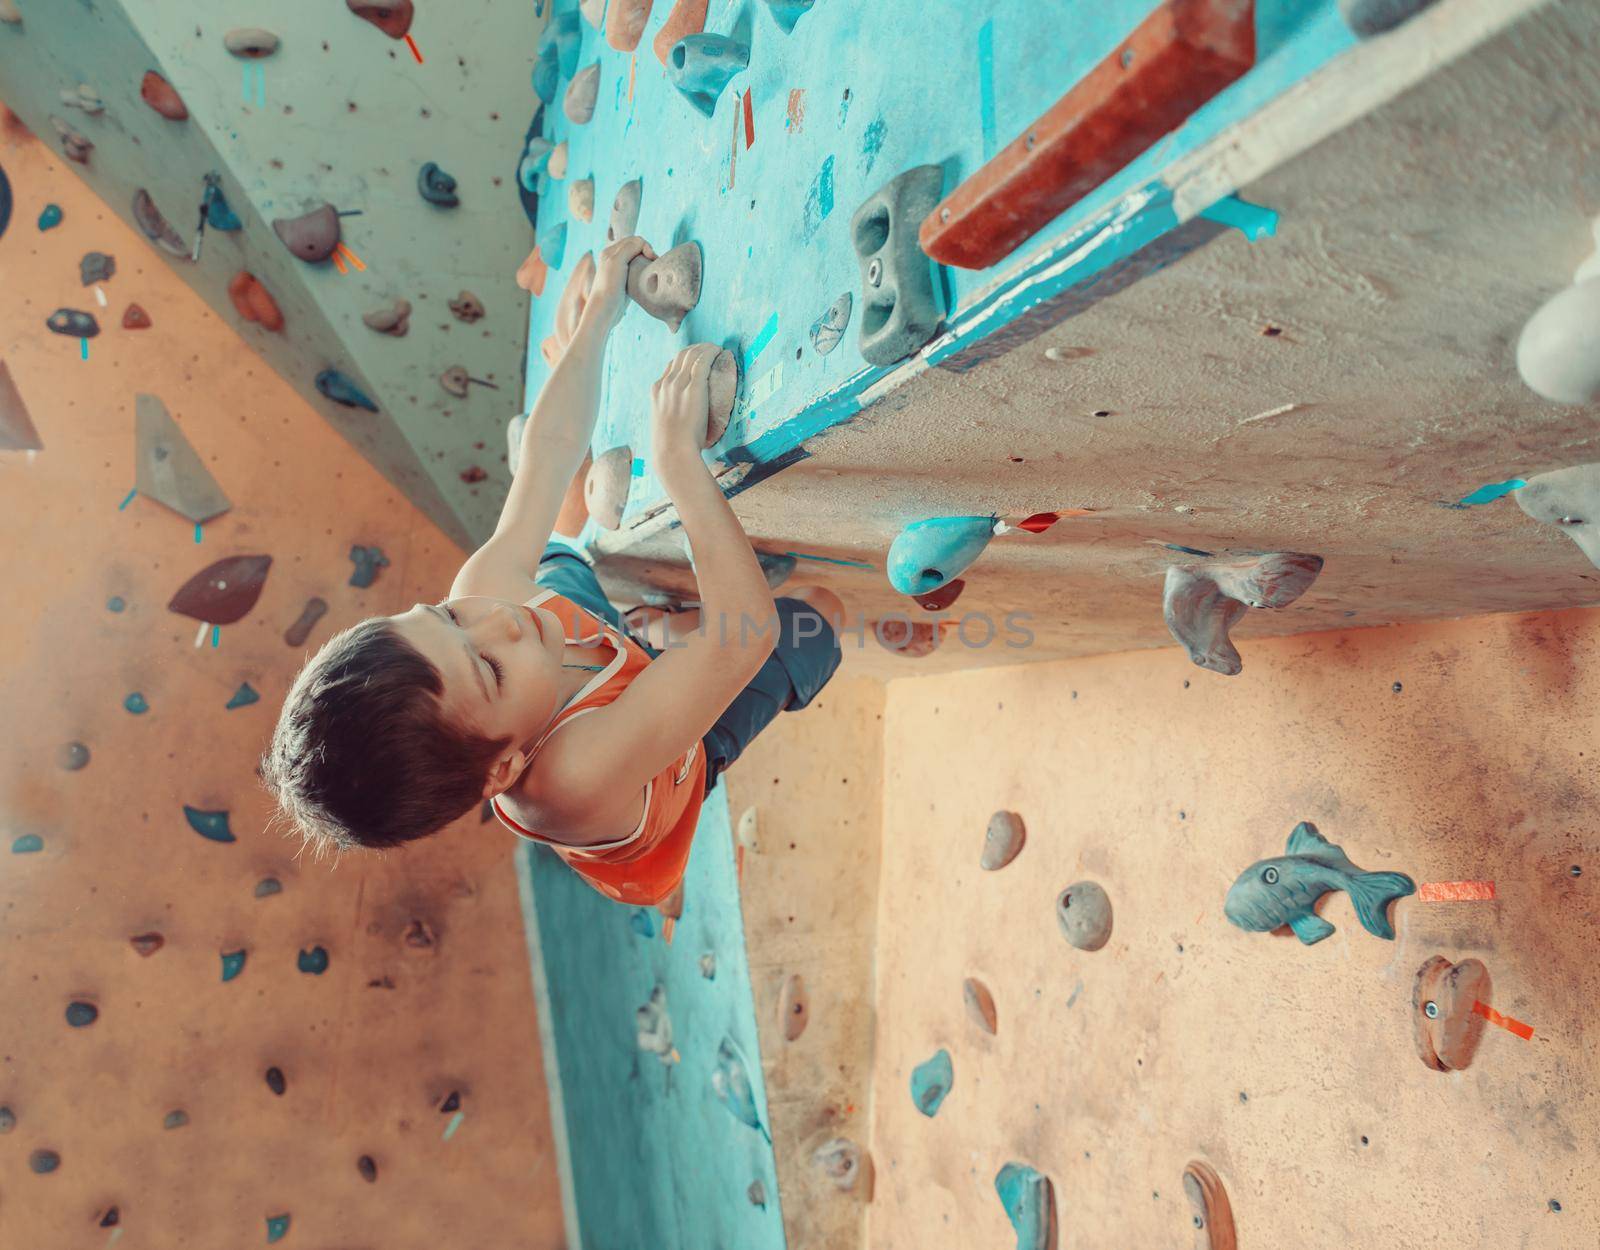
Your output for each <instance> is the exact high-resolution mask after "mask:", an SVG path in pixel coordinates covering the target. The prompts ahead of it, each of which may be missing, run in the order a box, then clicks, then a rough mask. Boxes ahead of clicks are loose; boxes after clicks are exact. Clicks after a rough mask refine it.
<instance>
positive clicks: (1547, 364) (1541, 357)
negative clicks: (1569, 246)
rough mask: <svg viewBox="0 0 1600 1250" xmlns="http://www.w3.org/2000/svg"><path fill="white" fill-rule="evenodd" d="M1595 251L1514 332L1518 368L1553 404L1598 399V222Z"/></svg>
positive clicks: (1599, 257) (1599, 395) (1599, 343)
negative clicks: (1518, 331) (1570, 281)
mask: <svg viewBox="0 0 1600 1250" xmlns="http://www.w3.org/2000/svg"><path fill="white" fill-rule="evenodd" d="M1595 249H1596V250H1595V256H1594V258H1593V259H1592V260H1590V261H1588V262H1587V263H1585V264H1584V265H1583V266H1580V268H1579V270H1578V277H1577V279H1575V280H1574V282H1573V284H1572V285H1571V286H1569V287H1566V288H1564V289H1563V290H1560V291H1557V292H1556V293H1555V294H1554V295H1552V296H1551V297H1550V298H1549V299H1548V300H1546V301H1545V302H1544V303H1543V304H1541V305H1540V306H1539V309H1538V311H1537V312H1535V313H1534V314H1533V316H1531V317H1529V318H1528V323H1527V324H1526V325H1525V326H1523V327H1522V333H1521V334H1520V335H1518V336H1517V372H1518V373H1520V374H1521V375H1522V380H1523V381H1524V382H1526V383H1527V384H1528V386H1529V387H1531V388H1532V389H1533V390H1535V391H1537V392H1538V393H1539V394H1540V395H1542V396H1543V397H1544V398H1545V399H1548V400H1550V401H1551V402H1552V403H1557V404H1592V403H1594V402H1595V401H1596V400H1600V221H1597V222H1596V225H1595Z"/></svg>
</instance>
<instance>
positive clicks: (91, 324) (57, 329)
mask: <svg viewBox="0 0 1600 1250" xmlns="http://www.w3.org/2000/svg"><path fill="white" fill-rule="evenodd" d="M44 324H45V326H46V328H48V329H50V330H51V331H53V332H54V333H56V334H64V335H66V336H67V337H68V338H69V339H92V338H93V337H94V336H95V335H97V334H99V333H100V323H99V322H98V321H96V320H95V319H94V314H93V313H86V312H82V311H80V310H79V309H76V308H58V309H56V310H55V312H53V313H51V314H50V316H49V318H48V319H47V320H46V321H45V323H44Z"/></svg>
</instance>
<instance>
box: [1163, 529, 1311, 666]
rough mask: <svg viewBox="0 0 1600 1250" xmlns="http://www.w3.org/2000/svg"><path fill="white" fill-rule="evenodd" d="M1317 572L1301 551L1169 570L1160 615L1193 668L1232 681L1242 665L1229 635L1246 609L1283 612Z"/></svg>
mask: <svg viewBox="0 0 1600 1250" xmlns="http://www.w3.org/2000/svg"><path fill="white" fill-rule="evenodd" d="M1321 571H1322V557H1321V556H1314V555H1308V554H1307V553H1305V552H1301V551H1274V552H1271V553H1269V554H1267V555H1261V556H1251V557H1248V558H1246V559H1242V560H1233V561H1223V560H1219V561H1216V562H1214V563H1211V564H1203V565H1196V566H1191V567H1180V566H1178V565H1172V566H1171V567H1169V568H1168V569H1167V580H1166V585H1165V587H1164V589H1163V592H1162V605H1161V606H1162V614H1163V616H1164V617H1165V618H1166V622H1167V629H1168V631H1169V632H1170V633H1171V634H1172V636H1173V637H1174V638H1176V639H1177V640H1178V641H1179V642H1181V643H1182V644H1183V645H1184V647H1185V649H1187V651H1188V652H1189V658H1190V659H1191V660H1192V661H1194V663H1196V664H1197V665H1199V666H1200V667H1201V668H1205V669H1210V670H1211V671H1212V672H1214V673H1221V674H1222V675H1223V676H1225V677H1233V676H1236V675H1237V674H1238V673H1239V672H1240V671H1241V670H1242V669H1243V668H1244V660H1243V659H1242V658H1241V657H1240V655H1239V652H1238V649H1237V648H1236V647H1235V646H1234V645H1233V640H1232V639H1231V638H1230V637H1229V636H1228V635H1229V631H1230V630H1231V629H1232V628H1233V626H1234V625H1235V624H1236V623H1237V622H1238V621H1239V619H1240V618H1241V617H1243V616H1244V614H1245V611H1246V609H1248V608H1282V607H1287V606H1288V605H1289V604H1291V603H1293V602H1294V601H1295V600H1296V599H1298V598H1299V597H1300V596H1301V595H1303V594H1304V593H1305V592H1306V590H1307V588H1309V587H1310V585H1311V583H1312V582H1314V581H1316V579H1317V574H1318V573H1320V572H1321Z"/></svg>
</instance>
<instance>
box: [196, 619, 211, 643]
mask: <svg viewBox="0 0 1600 1250" xmlns="http://www.w3.org/2000/svg"><path fill="white" fill-rule="evenodd" d="M210 628H211V626H210V625H208V624H206V622H204V621H201V622H200V629H199V630H198V632H196V634H195V636H194V645H195V646H196V647H197V648H198V647H201V646H204V645H205V641H206V630H208V629H210Z"/></svg>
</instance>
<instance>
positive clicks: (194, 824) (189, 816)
mask: <svg viewBox="0 0 1600 1250" xmlns="http://www.w3.org/2000/svg"><path fill="white" fill-rule="evenodd" d="M183 815H184V818H185V819H186V820H188V822H189V828H191V829H193V830H194V831H195V832H196V833H198V834H199V835H200V836H201V837H202V838H210V839H211V841H213V842H237V841H238V839H237V838H235V837H234V836H233V830H232V829H230V828H228V813H227V812H203V811H201V810H200V809H199V808H198V807H190V806H189V805H188V804H187V803H185V804H184V805H183Z"/></svg>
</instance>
